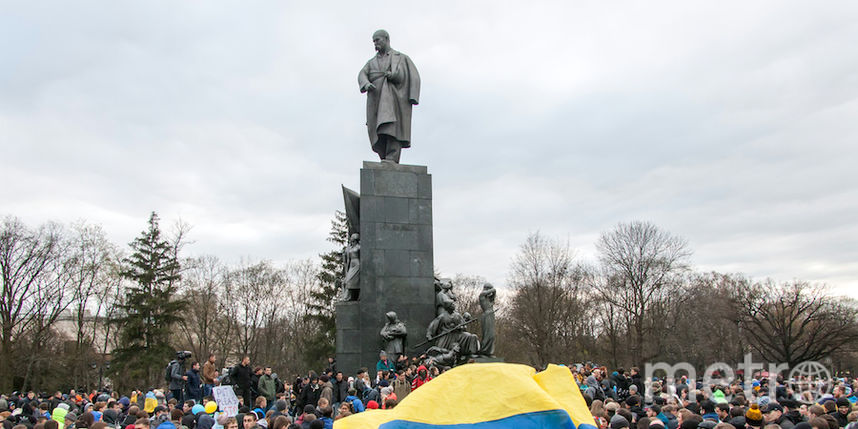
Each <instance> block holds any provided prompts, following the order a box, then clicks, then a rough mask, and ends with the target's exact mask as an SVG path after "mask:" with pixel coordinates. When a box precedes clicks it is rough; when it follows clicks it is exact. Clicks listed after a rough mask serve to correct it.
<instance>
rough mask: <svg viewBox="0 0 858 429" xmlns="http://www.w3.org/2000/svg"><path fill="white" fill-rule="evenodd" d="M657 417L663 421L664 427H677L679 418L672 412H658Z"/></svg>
mask: <svg viewBox="0 0 858 429" xmlns="http://www.w3.org/2000/svg"><path fill="white" fill-rule="evenodd" d="M657 417H658V419H659V420H661V421H662V422H663V423H664V427H665V429H677V428H678V427H679V420H678V419H677V418H676V416H675V415H673V414H665V413H663V412H662V413H658V416H657Z"/></svg>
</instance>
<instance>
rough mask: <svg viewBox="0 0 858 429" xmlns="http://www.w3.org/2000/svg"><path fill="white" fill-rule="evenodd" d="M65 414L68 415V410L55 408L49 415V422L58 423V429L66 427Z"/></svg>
mask: <svg viewBox="0 0 858 429" xmlns="http://www.w3.org/2000/svg"><path fill="white" fill-rule="evenodd" d="M66 414H68V410H65V409H63V408H55V409H54V412H53V413H51V420H53V421H55V422H57V423H59V425H60V429H63V428H64V427H65V425H66Z"/></svg>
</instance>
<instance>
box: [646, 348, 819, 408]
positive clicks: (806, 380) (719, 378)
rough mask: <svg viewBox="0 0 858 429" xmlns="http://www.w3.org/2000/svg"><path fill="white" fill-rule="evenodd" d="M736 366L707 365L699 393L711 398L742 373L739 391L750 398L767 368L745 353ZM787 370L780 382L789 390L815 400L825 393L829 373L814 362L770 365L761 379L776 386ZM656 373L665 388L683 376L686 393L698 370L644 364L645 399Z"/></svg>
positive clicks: (692, 386) (684, 365)
mask: <svg viewBox="0 0 858 429" xmlns="http://www.w3.org/2000/svg"><path fill="white" fill-rule="evenodd" d="M736 367H737V368H736V369H735V370H734V369H733V367H732V366H730V365H729V364H727V363H725V362H715V363H713V364H711V365H709V366H707V367H706V370H705V371H704V372H703V383H702V384H703V386H702V390H703V391H704V392H706V394H707V395H710V396H711V395H712V386H730V385H732V384H733V382H735V381H737V380H738V378H737V377H736V374H737V373H741V374H742V375H743V377H742V379H741V381H742V384H741V386H742V390H743V391H744V392H745V396H747V397H751V396H752V395H753V393H754V392H753V385H752V383H753V379H752V376H753V374H756V373H757V372H762V371H763V370H764V369H766V366H765V365H764V364H763V363H759V362H754V361H753V358H752V357H751V353H746V354H745V357H744V361H743V362H740V363H738V364H737V365H736ZM787 370H789V372H788V375H787V376H786V377H784V378H783V381H784V382H785V383H789V385H790V387H791V388H792V389H793V391H795V392H796V393H800V394H803V393H805V392H810V393H811V395H812V397H813V399H814V400H817V399H819V398H820V397H821V396H822V394H823V393H824V392H825V384H826V383H828V382H829V381H830V380H831V372H830V371H828V368H826V367H825V365H822V364H821V363H819V362H816V361H805V362H801V363H799V364H798V365H796V366H795V367H794V368H790V366H789V364H787V363H771V362H769V363H768V368H767V371H768V376H767V377H763V378H768V380H769V386H775V385H777V379H778V375H779V374H781V373H783V372H785V371H787ZM659 371H663V372H664V373H665V377H664V380H665V382H666V383H667V384H668V385H675V384H676V380H677V379H678V378H680V379H681V377H677V374H682V373H684V376H685V377H686V385H687V386H688V388H689V391H690V390H695V389H696V383H697V369H696V368H695V367H694V365H692V364H690V363H688V362H679V363H676V364H673V365H671V364H668V363H665V362H656V363H650V362H647V363H646V365H645V366H644V379H645V392H644V394H645V396H646V397H647V398H649V397H651V395H652V393H653V392H652V383H653V382H652V379H653V377H654V376H656V374H657V373H658V372H659ZM775 395H776V392H775V389H770V390H769V391H768V396H769V397H770V398H771V400H775V399H776V398H775ZM696 399H697V398H695V397H694V395H689V398H688V400H689V401H691V402H695V401H696Z"/></svg>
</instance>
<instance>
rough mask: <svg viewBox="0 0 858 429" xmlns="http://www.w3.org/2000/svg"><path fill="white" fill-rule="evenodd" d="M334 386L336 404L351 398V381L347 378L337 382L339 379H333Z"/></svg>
mask: <svg viewBox="0 0 858 429" xmlns="http://www.w3.org/2000/svg"><path fill="white" fill-rule="evenodd" d="M331 383H333V385H334V402H333V403H340V402H343V401H345V400H346V397H347V396H349V381H348V380H346V379H345V378H344V379H342V381H337V379H336V378H335V379H333V380H332V381H331Z"/></svg>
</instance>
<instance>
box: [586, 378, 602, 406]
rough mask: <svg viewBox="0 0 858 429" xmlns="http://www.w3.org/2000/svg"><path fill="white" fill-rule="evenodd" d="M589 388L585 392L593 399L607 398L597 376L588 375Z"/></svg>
mask: <svg viewBox="0 0 858 429" xmlns="http://www.w3.org/2000/svg"><path fill="white" fill-rule="evenodd" d="M586 383H587V390H586V391H585V392H584V393H586V394H587V395H589V396H590V398H591V399H594V400H595V399H598V400H600V401H604V400H605V391H604V390H602V385H601V384H599V382H598V381H597V380H596V377H594V376H592V375H591V376H589V377H587V381H586Z"/></svg>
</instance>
